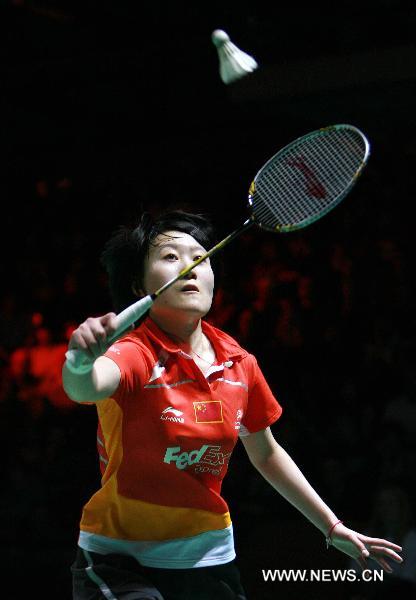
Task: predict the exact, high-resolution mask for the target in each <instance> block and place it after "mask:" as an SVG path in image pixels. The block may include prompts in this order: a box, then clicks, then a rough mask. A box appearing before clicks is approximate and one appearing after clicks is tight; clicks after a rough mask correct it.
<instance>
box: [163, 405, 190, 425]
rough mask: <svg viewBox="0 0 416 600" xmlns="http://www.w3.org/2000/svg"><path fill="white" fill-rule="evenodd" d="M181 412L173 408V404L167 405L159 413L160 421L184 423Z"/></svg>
mask: <svg viewBox="0 0 416 600" xmlns="http://www.w3.org/2000/svg"><path fill="white" fill-rule="evenodd" d="M182 415H183V412H181V411H180V410H177V409H176V408H173V406H168V407H167V408H165V410H164V411H162V414H161V415H160V419H161V420H162V421H172V423H185V419H184V418H183V417H182Z"/></svg>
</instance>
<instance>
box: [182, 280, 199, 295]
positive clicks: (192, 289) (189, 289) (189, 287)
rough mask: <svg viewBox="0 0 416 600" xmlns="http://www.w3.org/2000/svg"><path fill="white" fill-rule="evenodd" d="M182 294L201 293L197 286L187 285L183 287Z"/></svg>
mask: <svg viewBox="0 0 416 600" xmlns="http://www.w3.org/2000/svg"><path fill="white" fill-rule="evenodd" d="M181 292H185V293H188V294H192V293H195V292H199V289H198V286H196V285H195V284H193V283H187V284H186V285H184V286H183V288H182V289H181Z"/></svg>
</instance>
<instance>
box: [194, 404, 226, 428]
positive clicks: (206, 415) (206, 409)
mask: <svg viewBox="0 0 416 600" xmlns="http://www.w3.org/2000/svg"><path fill="white" fill-rule="evenodd" d="M194 411H195V421H196V422H197V423H223V422H224V419H223V416H222V402H221V400H208V401H207V402H194Z"/></svg>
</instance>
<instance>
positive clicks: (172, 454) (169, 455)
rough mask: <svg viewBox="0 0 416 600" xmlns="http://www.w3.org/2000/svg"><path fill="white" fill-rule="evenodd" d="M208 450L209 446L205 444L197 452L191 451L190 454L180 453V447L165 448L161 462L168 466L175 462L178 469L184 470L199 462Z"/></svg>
mask: <svg viewBox="0 0 416 600" xmlns="http://www.w3.org/2000/svg"><path fill="white" fill-rule="evenodd" d="M208 448H209V446H207V445H206V444H204V445H203V446H201V448H200V449H199V450H191V452H181V447H180V446H173V447H171V448H166V454H165V458H164V459H163V462H165V463H168V464H170V463H171V462H175V463H176V467H177V468H178V469H185V468H186V467H187V466H188V465H193V464H195V463H197V462H199V461H200V460H201V458H202V456H203V455H204V452H205V451H206V450H208Z"/></svg>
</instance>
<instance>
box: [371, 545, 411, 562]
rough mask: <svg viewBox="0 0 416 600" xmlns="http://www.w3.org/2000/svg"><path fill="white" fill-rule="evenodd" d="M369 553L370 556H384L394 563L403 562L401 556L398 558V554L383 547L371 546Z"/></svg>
mask: <svg viewBox="0 0 416 600" xmlns="http://www.w3.org/2000/svg"><path fill="white" fill-rule="evenodd" d="M369 550H370V553H371V555H372V556H374V555H377V556H378V555H380V554H384V556H388V557H389V558H391V559H393V560H395V561H396V562H399V563H401V562H403V558H402V557H401V556H399V554H396V552H394V550H391V549H390V548H385V547H384V546H373V545H371V546H370V547H369Z"/></svg>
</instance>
